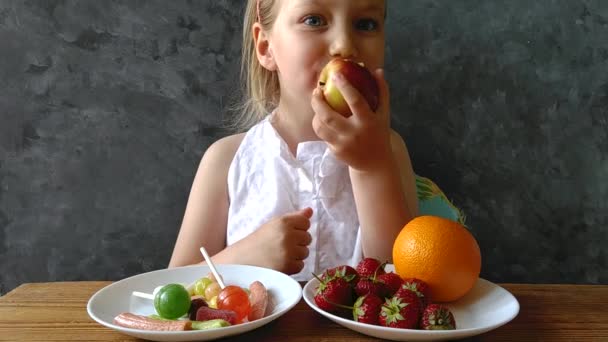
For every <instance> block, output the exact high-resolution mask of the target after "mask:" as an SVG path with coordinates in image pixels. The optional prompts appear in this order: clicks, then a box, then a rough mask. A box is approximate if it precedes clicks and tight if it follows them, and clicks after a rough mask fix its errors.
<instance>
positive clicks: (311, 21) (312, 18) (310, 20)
mask: <svg viewBox="0 0 608 342" xmlns="http://www.w3.org/2000/svg"><path fill="white" fill-rule="evenodd" d="M303 22H304V24H306V25H309V26H322V25H325V21H324V20H323V19H322V18H321V17H320V16H318V15H309V16H307V17H306V18H304V20H303Z"/></svg>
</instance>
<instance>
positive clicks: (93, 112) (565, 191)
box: [0, 0, 608, 293]
mask: <svg viewBox="0 0 608 342" xmlns="http://www.w3.org/2000/svg"><path fill="white" fill-rule="evenodd" d="M242 4H243V2H241V1H239V0H233V1H181V0H177V1H161V0H158V1H126V0H125V1H113V2H108V1H92V0H81V1H59V0H56V1H52V0H49V1H42V0H40V1H28V2H25V1H17V0H0V270H1V272H0V293H5V292H7V291H9V290H11V289H12V288H14V287H16V286H18V285H19V284H20V283H23V282H35V281H56V280H99V279H107V280H117V279H121V278H123V277H126V276H130V275H133V274H137V273H141V272H146V271H150V270H153V269H158V268H163V267H166V264H167V262H168V260H169V257H170V253H171V251H172V247H173V243H174V241H175V237H176V235H177V231H178V229H179V225H180V221H181V218H182V215H183V211H184V207H185V203H186V199H187V196H188V191H189V188H190V184H191V181H192V178H193V175H194V172H195V171H196V167H197V165H198V162H199V160H200V157H201V156H202V154H203V153H204V151H205V149H206V148H207V147H208V146H209V145H210V144H211V143H212V142H213V141H215V140H216V139H218V138H220V137H222V136H224V135H226V134H227V132H226V131H224V130H222V129H221V127H222V126H221V123H222V120H223V119H224V118H225V115H226V112H227V111H226V109H227V106H228V105H229V104H230V103H231V101H232V99H233V98H234V95H235V89H238V82H237V79H238V78H237V76H238V69H239V52H240V32H241V25H242V23H241V21H242V20H241V11H242V6H243V5H242ZM387 30H388V34H387V67H386V69H387V76H388V79H389V82H390V84H391V93H392V99H391V100H392V110H393V118H394V120H393V121H394V128H395V129H396V130H397V131H398V132H399V133H400V134H401V135H402V136H403V138H404V139H405V140H406V142H407V144H408V146H409V149H410V153H411V157H412V160H413V164H414V169H415V171H416V172H417V173H419V174H421V175H424V176H428V177H431V178H432V179H434V180H435V181H436V182H437V183H438V184H439V185H440V186H441V187H442V188H443V190H444V191H445V192H446V193H447V195H448V196H449V197H450V198H452V199H453V200H454V201H455V202H456V203H457V204H458V205H459V206H460V207H462V209H463V210H464V211H465V213H466V215H467V222H468V224H469V226H470V227H471V228H472V230H473V233H474V235H475V236H476V237H477V239H478V241H479V243H480V245H481V249H482V255H483V267H482V277H484V278H486V279H489V280H491V281H495V282H532V283H539V282H550V283H551V282H567V283H607V282H608V272H607V271H606V270H607V254H606V251H605V248H604V246H605V245H606V241H608V239H607V237H608V230H607V224H608V136H607V135H608V71H607V70H608V69H607V68H608V2H606V1H602V0H595V1H594V0H572V1H556V0H538V1H524V0H514V1H492V0H490V1H484V0H470V1H434V0H415V1H413V0H412V1H409V0H407V1H392V2H391V3H390V8H389V13H388V24H387Z"/></svg>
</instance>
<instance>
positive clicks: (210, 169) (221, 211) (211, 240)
mask: <svg viewBox="0 0 608 342" xmlns="http://www.w3.org/2000/svg"><path fill="white" fill-rule="evenodd" d="M243 136H244V135H243V134H237V135H232V136H229V137H226V138H223V139H220V140H218V141H217V142H215V143H214V144H212V145H211V146H210V147H209V148H208V149H207V151H206V152H205V155H204V156H203V158H202V160H201V162H200V164H199V168H198V171H197V173H196V176H195V177H194V181H193V183H192V188H191V190H190V196H189V198H188V204H187V205H186V211H185V214H184V218H183V221H182V226H181V229H180V231H179V235H178V236H177V241H176V243H175V247H174V249H173V255H172V256H171V261H170V262H169V267H176V266H184V265H191V264H195V263H200V262H201V261H202V260H203V256H202V255H201V253H200V251H199V249H200V247H201V246H204V247H205V248H206V249H207V252H208V253H209V255H212V256H213V258H212V259H213V260H214V261H216V259H219V260H217V262H230V261H233V260H234V258H235V255H233V254H234V253H230V251H229V250H226V251H225V252H223V253H220V252H221V251H223V250H224V249H225V247H226V224H227V220H228V204H229V199H228V188H227V181H226V180H227V179H228V168H229V167H230V163H231V162H232V159H233V157H234V155H235V153H236V150H237V149H238V147H239V145H240V143H241V141H242V139H243ZM218 253H220V254H218Z"/></svg>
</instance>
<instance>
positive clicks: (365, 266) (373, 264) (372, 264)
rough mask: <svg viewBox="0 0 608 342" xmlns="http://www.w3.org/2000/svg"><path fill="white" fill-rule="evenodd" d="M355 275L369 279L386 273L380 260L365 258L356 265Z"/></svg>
mask: <svg viewBox="0 0 608 342" xmlns="http://www.w3.org/2000/svg"><path fill="white" fill-rule="evenodd" d="M357 273H358V274H359V277H361V278H369V277H372V276H374V275H380V274H384V273H386V272H385V271H384V264H382V263H381V262H380V260H378V259H374V258H365V259H363V260H361V261H360V262H359V264H357Z"/></svg>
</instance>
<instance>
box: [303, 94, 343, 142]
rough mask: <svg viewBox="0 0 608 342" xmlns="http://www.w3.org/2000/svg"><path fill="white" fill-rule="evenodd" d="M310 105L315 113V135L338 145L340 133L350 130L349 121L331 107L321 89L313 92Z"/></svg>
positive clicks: (313, 122) (313, 124)
mask: <svg viewBox="0 0 608 342" xmlns="http://www.w3.org/2000/svg"><path fill="white" fill-rule="evenodd" d="M310 103H311V106H312V109H313V111H314V112H315V116H314V117H313V119H312V127H313V129H314V131H315V133H316V134H317V136H318V137H319V138H321V139H323V140H325V141H326V142H328V143H330V144H334V143H336V142H337V141H338V140H339V132H340V131H342V132H343V131H346V130H348V127H349V124H348V122H347V119H346V118H345V117H343V116H342V115H341V114H339V113H337V112H335V111H334V110H333V109H332V108H331V107H329V105H328V104H327V102H326V101H325V99H324V98H323V94H321V90H320V89H319V88H316V89H315V90H314V91H313V93H312V99H311V102H310Z"/></svg>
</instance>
